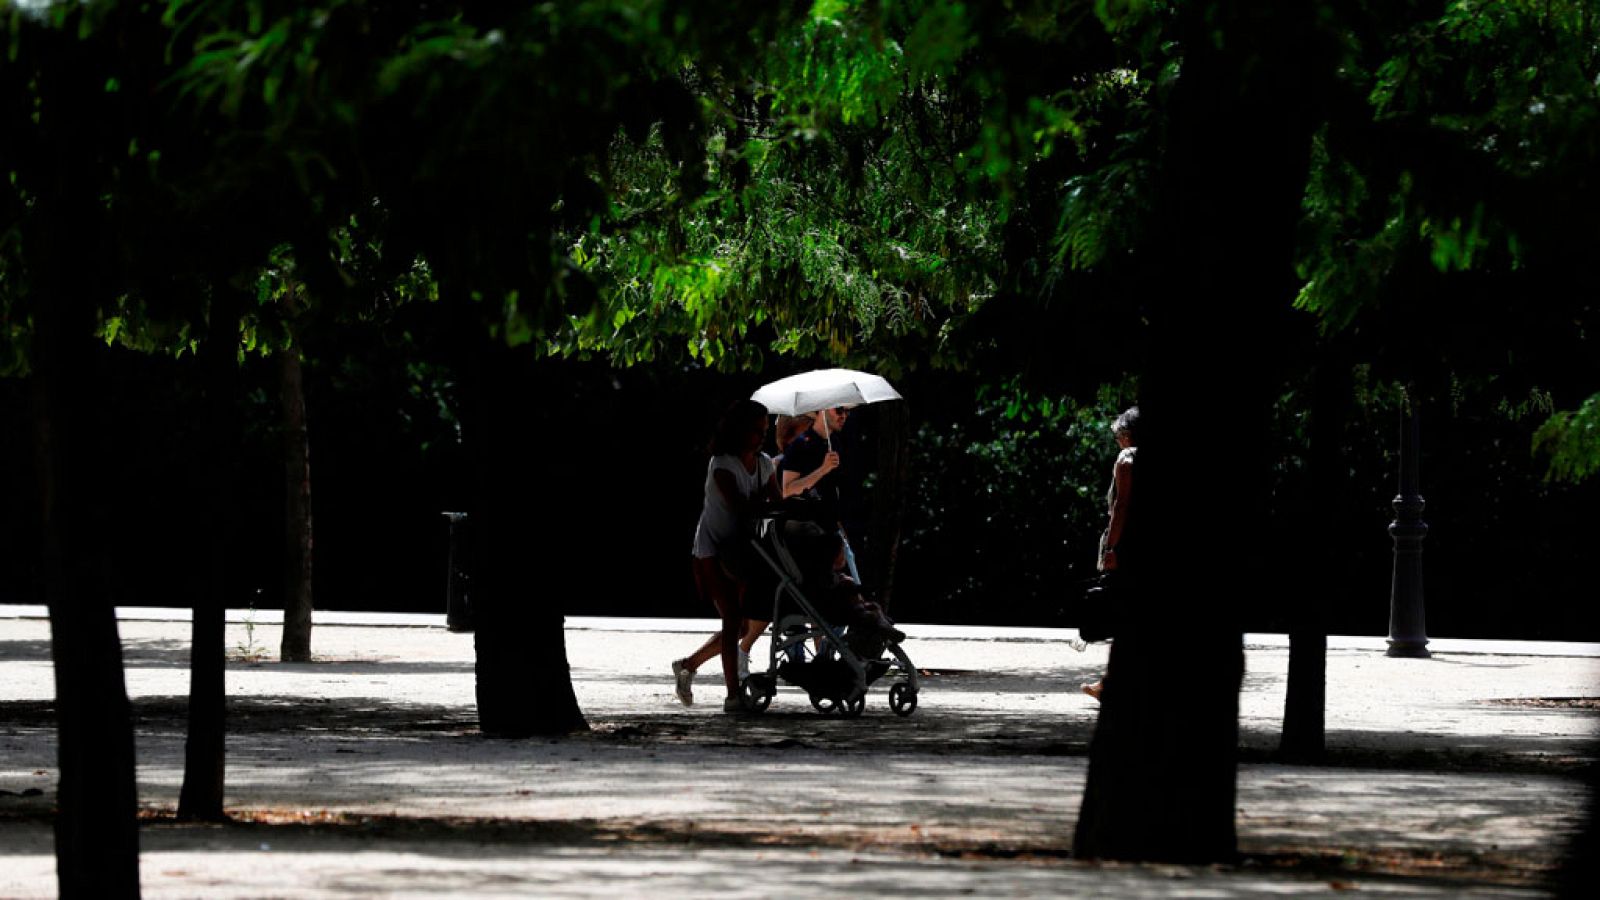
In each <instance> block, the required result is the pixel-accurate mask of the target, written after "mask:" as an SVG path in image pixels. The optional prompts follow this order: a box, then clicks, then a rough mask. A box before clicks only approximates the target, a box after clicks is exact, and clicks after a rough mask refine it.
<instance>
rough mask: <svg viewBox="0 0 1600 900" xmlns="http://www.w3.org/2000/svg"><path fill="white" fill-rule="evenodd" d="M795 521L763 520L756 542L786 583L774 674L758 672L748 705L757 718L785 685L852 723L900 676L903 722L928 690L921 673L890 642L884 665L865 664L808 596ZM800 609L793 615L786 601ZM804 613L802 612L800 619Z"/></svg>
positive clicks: (777, 601) (770, 668)
mask: <svg viewBox="0 0 1600 900" xmlns="http://www.w3.org/2000/svg"><path fill="white" fill-rule="evenodd" d="M786 521H789V517H787V516H783V515H781V514H770V515H766V516H763V517H762V518H761V519H760V520H759V523H758V525H757V529H756V535H755V536H754V537H752V538H751V539H750V543H751V545H752V546H753V547H754V549H755V551H756V554H757V556H758V557H759V558H760V559H761V560H762V561H763V562H764V563H765V564H766V565H767V566H769V567H770V568H771V569H772V572H773V574H775V575H776V576H778V585H777V587H776V588H775V589H774V590H773V597H772V617H771V623H772V624H771V625H770V626H769V627H770V635H769V636H770V640H769V642H768V643H769V644H770V648H769V653H768V662H767V671H765V672H752V673H750V674H749V675H748V676H746V677H745V679H744V681H743V682H742V683H741V684H740V697H741V698H742V699H743V701H744V706H745V708H746V709H747V710H749V711H750V712H756V713H760V712H765V711H766V709H767V706H768V705H769V704H771V702H772V698H773V696H774V695H775V694H776V693H777V690H778V682H779V680H780V679H781V680H783V681H785V682H787V683H789V684H793V685H795V686H797V687H800V688H803V689H804V690H805V691H806V693H807V694H809V695H810V698H811V705H812V706H813V707H815V708H816V710H817V711H818V712H821V713H824V714H830V713H835V712H837V713H839V714H840V715H843V716H845V717H847V718H854V717H855V716H859V715H861V713H862V711H863V710H865V709H866V703H867V689H868V688H869V687H870V686H871V685H872V683H873V682H875V681H877V680H878V679H880V678H882V677H884V676H886V675H889V674H890V673H891V672H892V673H894V683H893V684H892V685H890V687H889V708H890V709H891V710H893V711H894V713H895V714H896V715H900V716H909V715H911V713H913V712H915V711H916V708H917V693H918V691H919V690H920V682H919V680H918V677H917V667H916V665H914V664H913V663H912V662H911V657H909V656H907V655H906V652H905V650H903V649H902V648H901V647H900V643H899V642H898V641H895V640H893V639H892V638H890V639H889V640H888V641H887V642H886V644H885V646H884V651H885V652H887V654H888V657H889V658H888V659H884V658H883V657H882V656H881V655H880V656H879V657H878V658H876V659H864V658H862V656H861V654H859V653H857V652H856V650H855V649H854V648H852V647H851V646H850V644H849V642H848V641H847V640H846V639H845V637H844V635H843V634H841V629H839V628H837V627H835V626H834V625H833V623H831V622H829V621H828V620H827V619H826V618H825V617H823V616H822V615H821V613H819V612H818V611H817V606H816V604H815V603H813V602H812V600H811V598H810V597H808V596H806V593H805V591H804V590H802V589H801V584H802V581H801V578H802V576H801V569H800V565H799V564H798V563H797V562H796V561H795V558H794V555H793V554H792V553H791V552H790V550H789V548H788V546H787V545H786V544H785V543H784V540H783V534H782V528H781V525H782V524H783V523H784V522H786ZM785 599H787V600H789V601H790V602H791V603H792V604H793V607H794V609H793V610H791V611H789V612H787V613H785V611H784V601H785ZM795 610H798V611H795Z"/></svg>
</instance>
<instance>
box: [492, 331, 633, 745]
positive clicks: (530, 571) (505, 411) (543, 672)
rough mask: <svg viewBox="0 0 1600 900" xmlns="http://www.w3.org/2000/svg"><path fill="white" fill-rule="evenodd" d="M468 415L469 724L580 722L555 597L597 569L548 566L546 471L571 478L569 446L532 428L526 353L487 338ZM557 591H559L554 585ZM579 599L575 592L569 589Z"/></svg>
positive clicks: (504, 730) (551, 560)
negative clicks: (473, 657)
mask: <svg viewBox="0 0 1600 900" xmlns="http://www.w3.org/2000/svg"><path fill="white" fill-rule="evenodd" d="M472 368H473V373H472V377H473V384H472V386H471V389H470V390H471V396H472V398H473V402H472V406H471V412H472V413H473V415H472V417H471V418H470V419H468V420H467V421H466V422H465V423H463V424H464V426H465V429H466V430H467V433H466V438H467V441H468V442H469V444H470V445H471V447H472V452H473V455H474V457H475V458H476V465H475V472H474V476H475V479H474V480H475V484H474V495H475V498H476V499H475V504H476V509H474V510H472V521H473V523H474V524H473V541H474V545H473V546H474V554H473V560H474V563H475V564H476V565H477V567H478V570H477V572H476V573H475V574H474V576H473V582H472V584H473V594H472V603H473V619H474V624H475V630H474V633H473V645H474V647H475V649H476V653H477V701H478V724H479V727H480V728H481V729H482V730H483V733H484V734H486V735H491V736H495V737H512V738H517V737H530V736H533V735H559V734H568V733H571V732H574V731H584V730H587V729H588V727H589V725H588V722H587V721H586V720H585V719H584V717H583V711H582V710H581V709H579V708H578V700H577V696H576V695H575V694H574V693H573V690H572V672H571V669H570V668H569V667H568V664H567V647H566V622H565V619H564V618H563V616H562V611H561V608H560V606H559V605H558V603H559V602H560V601H561V600H562V599H565V598H566V597H569V596H571V595H569V594H566V593H564V592H565V591H568V590H571V586H573V585H576V586H577V589H578V590H579V591H582V590H586V589H592V587H593V586H594V585H597V584H603V583H604V578H603V576H602V575H601V574H600V573H581V572H564V573H563V572H553V571H552V570H553V569H554V568H556V567H559V566H560V565H561V560H560V559H559V558H558V554H556V553H553V552H551V550H550V544H549V541H550V540H551V537H552V536H551V535H550V533H549V530H548V529H546V528H542V527H540V526H541V525H543V524H545V523H549V522H560V521H562V519H563V510H561V509H559V508H552V504H551V503H550V502H549V496H550V495H551V494H552V493H555V492H554V491H552V490H551V487H550V484H549V479H552V478H568V477H572V473H573V471H575V470H574V468H573V467H574V466H576V465H577V464H578V456H579V454H578V452H577V451H576V450H575V447H574V445H573V444H571V443H570V442H568V441H566V440H560V441H558V440H557V437H556V436H554V435H542V434H540V433H538V431H537V430H536V429H535V427H534V425H535V424H536V423H537V420H538V418H539V414H538V410H537V408H536V404H537V398H538V397H539V392H538V384H537V377H536V373H535V359H534V357H533V355H532V354H531V353H530V352H528V351H526V350H517V351H512V350H507V349H506V348H504V347H502V346H491V347H488V348H484V349H482V350H481V351H480V352H479V353H477V354H474V363H473V367H472ZM557 590H560V591H562V592H563V593H557ZM578 596H579V597H580V598H581V596H582V595H581V594H579V595H578Z"/></svg>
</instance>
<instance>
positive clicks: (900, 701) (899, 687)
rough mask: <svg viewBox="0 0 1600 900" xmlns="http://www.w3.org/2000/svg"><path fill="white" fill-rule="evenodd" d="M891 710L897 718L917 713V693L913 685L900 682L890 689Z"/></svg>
mask: <svg viewBox="0 0 1600 900" xmlns="http://www.w3.org/2000/svg"><path fill="white" fill-rule="evenodd" d="M889 708H890V709H892V710H894V714H895V715H897V716H909V715H911V714H912V713H914V712H916V711H917V692H916V691H914V690H912V689H911V685H909V684H906V683H905V682H903V681H902V682H899V683H898V684H895V685H892V686H890V688H889Z"/></svg>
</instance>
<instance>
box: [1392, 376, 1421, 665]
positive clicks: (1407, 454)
mask: <svg viewBox="0 0 1600 900" xmlns="http://www.w3.org/2000/svg"><path fill="white" fill-rule="evenodd" d="M1420 433H1421V430H1420V426H1419V423H1418V420H1417V407H1416V401H1415V400H1414V399H1413V398H1411V397H1407V398H1406V404H1405V407H1404V408H1403V409H1401V411H1400V493H1399V494H1397V495H1396V496H1395V498H1394V512H1395V519H1394V521H1393V522H1391V523H1389V535H1390V536H1391V537H1393V538H1394V581H1393V583H1392V585H1391V587H1390V591H1389V650H1388V655H1389V656H1406V657H1413V658H1417V659H1427V658H1428V657H1429V656H1430V655H1431V654H1429V653H1428V634H1427V628H1426V627H1425V626H1424V624H1423V602H1422V539H1423V538H1425V537H1427V536H1428V523H1427V522H1424V521H1422V510H1423V507H1424V506H1425V505H1426V504H1425V502H1424V501H1423V499H1422V494H1421V493H1419V490H1420V483H1421V480H1422V479H1421V470H1422V467H1421V461H1420V459H1419V458H1418V457H1419V456H1420V453H1421V451H1420V450H1419V448H1418V437H1419V436H1420Z"/></svg>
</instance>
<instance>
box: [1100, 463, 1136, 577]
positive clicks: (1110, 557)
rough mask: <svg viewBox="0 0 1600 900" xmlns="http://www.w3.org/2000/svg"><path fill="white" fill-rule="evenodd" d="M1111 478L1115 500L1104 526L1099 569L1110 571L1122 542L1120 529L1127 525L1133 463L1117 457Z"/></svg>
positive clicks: (1131, 491)
mask: <svg viewBox="0 0 1600 900" xmlns="http://www.w3.org/2000/svg"><path fill="white" fill-rule="evenodd" d="M1111 477H1112V479H1113V480H1114V481H1115V482H1116V485H1117V500H1116V502H1115V503H1113V504H1112V505H1111V523H1110V524H1109V525H1107V526H1106V552H1105V556H1104V557H1103V558H1102V559H1101V563H1102V565H1101V568H1103V569H1104V570H1105V571H1107V572H1109V571H1112V570H1113V569H1115V568H1116V567H1117V542H1119V541H1121V540H1122V529H1123V528H1125V527H1126V526H1127V524H1128V500H1129V498H1130V497H1132V496H1133V461H1132V460H1129V459H1127V458H1125V457H1118V458H1117V464H1116V466H1115V467H1114V468H1113V469H1112V470H1111Z"/></svg>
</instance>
